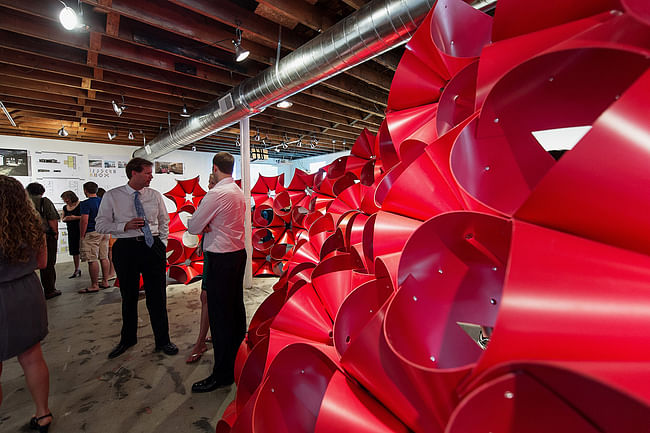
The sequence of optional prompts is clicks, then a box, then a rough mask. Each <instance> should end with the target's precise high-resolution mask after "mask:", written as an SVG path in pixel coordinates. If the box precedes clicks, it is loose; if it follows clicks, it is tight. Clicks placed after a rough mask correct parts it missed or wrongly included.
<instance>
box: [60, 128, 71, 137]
mask: <svg viewBox="0 0 650 433" xmlns="http://www.w3.org/2000/svg"><path fill="white" fill-rule="evenodd" d="M57 134H59V136H60V137H67V136H68V135H69V133H68V131H66V130H65V125H61V129H59V131H58V132H57Z"/></svg>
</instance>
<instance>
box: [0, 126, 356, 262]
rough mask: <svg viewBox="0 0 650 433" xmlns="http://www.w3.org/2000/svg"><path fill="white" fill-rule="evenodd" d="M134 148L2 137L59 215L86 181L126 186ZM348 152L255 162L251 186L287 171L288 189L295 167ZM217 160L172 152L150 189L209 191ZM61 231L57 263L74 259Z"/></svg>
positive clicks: (0, 144)
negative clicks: (194, 182)
mask: <svg viewBox="0 0 650 433" xmlns="http://www.w3.org/2000/svg"><path fill="white" fill-rule="evenodd" d="M135 149H137V146H123V145H114V144H100V143H90V142H80V141H72V140H65V139H61V140H55V139H44V138H29V137H13V136H7V135H0V155H2V151H3V150H19V151H26V152H27V156H28V167H27V169H28V170H27V171H28V175H27V176H15V177H16V178H17V179H18V180H19V181H20V182H21V183H22V184H23V185H27V184H29V183H30V182H39V183H41V184H43V185H44V186H45V188H46V193H45V196H46V197H48V198H49V199H50V200H52V202H53V203H54V204H55V206H56V208H57V209H58V210H59V211H61V209H62V208H63V205H64V203H63V200H61V193H62V192H63V191H66V190H72V191H74V192H75V193H76V194H77V196H79V199H80V200H83V199H84V198H85V197H84V195H83V188H82V186H83V184H84V183H85V182H88V181H93V182H95V183H97V185H99V186H100V187H102V188H104V189H106V190H108V189H110V188H114V187H117V186H120V185H123V184H125V183H126V182H127V178H126V173H125V170H124V165H125V164H126V162H128V161H129V160H130V159H131V155H132V154H133V151H134V150H135ZM348 154H349V152H338V153H333V154H327V155H320V156H316V157H311V158H304V159H299V160H293V161H289V162H287V161H283V160H276V159H271V160H265V161H256V162H253V163H252V164H251V186H252V185H255V182H256V181H257V178H258V176H259V175H260V174H262V175H263V176H275V175H279V174H282V173H284V175H285V186H288V185H289V183H290V182H291V179H292V178H293V173H294V170H295V169H296V168H299V169H301V170H304V171H306V172H308V173H312V172H314V171H316V170H317V169H318V168H320V167H322V166H324V165H327V164H329V163H330V162H332V161H333V160H335V159H336V158H339V157H340V156H344V155H348ZM212 157H213V155H212V154H209V153H203V152H192V151H182V150H176V151H173V152H171V153H169V154H167V155H165V156H163V157H162V158H159V159H157V160H156V161H155V162H157V163H158V164H157V165H155V167H154V168H159V170H158V171H164V173H156V174H154V178H153V180H152V181H151V187H152V188H154V189H156V190H158V191H160V192H161V193H163V194H164V193H166V192H167V191H169V190H171V189H172V188H174V186H176V180H184V179H192V178H194V177H196V176H199V184H200V185H201V187H202V188H203V189H206V190H207V186H208V177H209V175H210V172H211V170H212ZM181 164H182V174H181V173H173V172H169V170H168V168H169V167H170V166H172V167H173V169H174V170H175V171H180V169H179V168H180V167H181ZM0 165H1V164H0ZM240 172H241V158H240V157H239V155H235V171H234V177H235V178H236V179H239V178H240V177H241V176H240ZM165 203H166V204H167V210H168V211H169V212H174V211H175V210H176V207H175V205H174V203H173V202H172V201H171V200H169V199H167V198H165ZM59 231H60V233H61V234H62V236H60V240H59V254H58V258H57V261H58V262H64V261H70V260H71V257H70V255H69V254H68V252H67V251H68V250H67V237H66V233H67V232H66V227H65V224H64V223H60V224H59Z"/></svg>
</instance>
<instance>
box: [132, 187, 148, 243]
mask: <svg viewBox="0 0 650 433" xmlns="http://www.w3.org/2000/svg"><path fill="white" fill-rule="evenodd" d="M134 202H135V213H136V214H137V215H138V218H142V219H144V226H142V233H144V243H145V244H147V246H148V247H149V248H151V246H152V245H153V236H152V235H151V229H150V228H149V223H148V222H147V217H146V216H145V214H144V207H142V202H141V201H140V191H136V192H135V200H134Z"/></svg>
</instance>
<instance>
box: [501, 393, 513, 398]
mask: <svg viewBox="0 0 650 433" xmlns="http://www.w3.org/2000/svg"><path fill="white" fill-rule="evenodd" d="M503 396H504V397H505V398H512V397H514V396H515V395H514V394H513V393H512V392H510V391H506V392H505V393H503Z"/></svg>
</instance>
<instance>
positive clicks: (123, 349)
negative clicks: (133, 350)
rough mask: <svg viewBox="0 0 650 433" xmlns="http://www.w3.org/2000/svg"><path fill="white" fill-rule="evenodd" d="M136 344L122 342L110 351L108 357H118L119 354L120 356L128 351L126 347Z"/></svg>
mask: <svg viewBox="0 0 650 433" xmlns="http://www.w3.org/2000/svg"><path fill="white" fill-rule="evenodd" d="M134 345H135V343H128V344H125V343H122V342H120V343H119V344H118V345H117V346H115V347H114V348H113V350H111V351H110V353H109V354H108V359H113V358H117V357H118V356H120V355H121V354H123V353H124V352H126V349H128V348H129V347H131V346H134Z"/></svg>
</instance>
